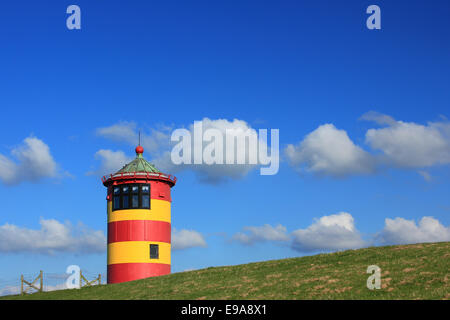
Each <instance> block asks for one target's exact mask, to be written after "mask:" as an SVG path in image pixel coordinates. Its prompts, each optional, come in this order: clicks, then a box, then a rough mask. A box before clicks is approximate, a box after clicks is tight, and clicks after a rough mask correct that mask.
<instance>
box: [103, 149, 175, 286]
mask: <svg viewBox="0 0 450 320" xmlns="http://www.w3.org/2000/svg"><path fill="white" fill-rule="evenodd" d="M143 152H144V149H143V148H142V147H141V146H138V147H137V148H136V159H134V160H133V161H131V162H130V163H129V164H127V165H125V166H124V167H123V168H122V169H121V170H119V171H118V172H117V173H115V174H112V175H109V176H104V177H103V178H102V182H103V185H104V186H105V187H107V188H108V195H107V197H106V199H107V212H108V283H119V282H125V281H132V280H137V279H142V278H147V277H152V276H160V275H164V274H168V273H170V234H171V225H170V223H171V222H170V221H171V220H170V205H171V201H172V199H171V197H170V189H171V188H172V187H173V186H174V185H175V183H176V181H177V180H176V178H175V177H174V176H171V175H166V174H164V173H162V172H160V171H159V170H158V169H156V168H155V167H154V166H153V165H152V164H150V163H149V162H147V161H146V160H145V159H144V158H143V156H142V153H143Z"/></svg>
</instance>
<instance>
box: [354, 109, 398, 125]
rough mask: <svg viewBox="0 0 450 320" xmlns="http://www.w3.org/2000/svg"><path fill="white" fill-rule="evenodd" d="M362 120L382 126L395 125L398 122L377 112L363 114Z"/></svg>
mask: <svg viewBox="0 0 450 320" xmlns="http://www.w3.org/2000/svg"><path fill="white" fill-rule="evenodd" d="M359 119H360V120H366V121H373V122H375V123H378V124H380V125H395V124H396V122H397V121H395V119H394V118H392V117H391V116H389V115H386V114H382V113H379V112H376V111H369V112H366V113H365V114H363V115H362V116H361V117H360V118H359Z"/></svg>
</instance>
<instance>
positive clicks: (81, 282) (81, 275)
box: [80, 269, 83, 289]
mask: <svg viewBox="0 0 450 320" xmlns="http://www.w3.org/2000/svg"><path fill="white" fill-rule="evenodd" d="M82 278H83V273H82V272H81V269H80V289H81V288H83V280H81V279H82Z"/></svg>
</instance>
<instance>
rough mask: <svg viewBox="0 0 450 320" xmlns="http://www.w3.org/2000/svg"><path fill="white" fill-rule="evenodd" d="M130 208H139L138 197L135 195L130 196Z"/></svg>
mask: <svg viewBox="0 0 450 320" xmlns="http://www.w3.org/2000/svg"><path fill="white" fill-rule="evenodd" d="M131 207H132V208H134V209H136V208H139V196H138V195H137V194H133V195H132V196H131Z"/></svg>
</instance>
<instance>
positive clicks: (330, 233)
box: [292, 212, 366, 252]
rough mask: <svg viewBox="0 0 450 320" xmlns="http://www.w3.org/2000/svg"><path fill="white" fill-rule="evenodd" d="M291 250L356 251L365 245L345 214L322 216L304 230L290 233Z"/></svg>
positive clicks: (351, 219) (351, 221)
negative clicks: (291, 240) (291, 239)
mask: <svg viewBox="0 0 450 320" xmlns="http://www.w3.org/2000/svg"><path fill="white" fill-rule="evenodd" d="M292 235H293V244H292V247H293V249H295V250H297V251H301V252H310V251H334V250H345V249H356V248H361V247H363V246H364V245H365V244H366V243H365V242H364V241H363V240H362V238H361V235H360V234H359V232H358V231H357V230H356V228H355V225H354V219H353V217H352V215H351V214H349V213H347V212H340V213H338V214H332V215H329V216H323V217H321V218H320V219H318V220H316V221H315V222H314V223H313V224H311V225H310V226H309V227H308V228H306V229H298V230H296V231H294V232H292Z"/></svg>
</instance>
